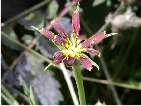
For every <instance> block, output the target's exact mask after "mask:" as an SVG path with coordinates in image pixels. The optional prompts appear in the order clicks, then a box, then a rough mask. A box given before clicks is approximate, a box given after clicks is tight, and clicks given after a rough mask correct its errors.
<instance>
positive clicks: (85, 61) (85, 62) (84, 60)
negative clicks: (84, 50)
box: [80, 57, 92, 71]
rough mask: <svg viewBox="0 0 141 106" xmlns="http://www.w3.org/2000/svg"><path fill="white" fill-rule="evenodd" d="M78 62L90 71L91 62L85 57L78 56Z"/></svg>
mask: <svg viewBox="0 0 141 106" xmlns="http://www.w3.org/2000/svg"><path fill="white" fill-rule="evenodd" d="M80 63H81V64H82V65H83V66H84V68H86V69H87V70H89V71H91V69H92V63H91V62H90V61H89V59H87V58H86V57H80Z"/></svg>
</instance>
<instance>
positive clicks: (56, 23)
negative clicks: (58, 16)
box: [53, 20, 67, 38]
mask: <svg viewBox="0 0 141 106" xmlns="http://www.w3.org/2000/svg"><path fill="white" fill-rule="evenodd" d="M53 27H54V29H55V30H56V31H57V32H58V33H59V34H60V35H61V36H62V37H64V38H66V37H67V33H66V32H65V30H64V29H63V27H62V26H61V25H60V23H59V21H58V20H56V21H54V22H53Z"/></svg>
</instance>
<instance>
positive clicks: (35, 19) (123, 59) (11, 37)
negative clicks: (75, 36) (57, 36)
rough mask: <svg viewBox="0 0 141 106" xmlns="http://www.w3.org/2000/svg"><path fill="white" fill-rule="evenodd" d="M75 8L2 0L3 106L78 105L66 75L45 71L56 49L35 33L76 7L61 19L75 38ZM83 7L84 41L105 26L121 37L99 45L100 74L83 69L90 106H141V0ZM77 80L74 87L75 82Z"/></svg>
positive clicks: (92, 1)
mask: <svg viewBox="0 0 141 106" xmlns="http://www.w3.org/2000/svg"><path fill="white" fill-rule="evenodd" d="M70 4H71V1H70V0H18V1H17V0H12V1H11V0H2V26H1V28H2V29H1V82H2V83H1V88H2V90H1V93H2V94H1V97H2V100H1V104H44V105H47V104H52V105H53V104H56V105H57V104H63V105H67V104H68V105H69V104H73V102H72V99H71V96H70V93H69V90H68V87H67V84H66V81H65V79H64V77H63V75H62V72H61V71H60V70H59V69H58V68H56V67H55V66H51V67H50V68H49V69H48V71H46V72H45V71H43V70H44V68H45V67H46V66H47V65H48V64H49V63H48V62H47V61H46V60H47V59H52V56H53V53H54V52H55V51H56V50H57V48H56V47H55V46H54V45H53V44H52V43H51V42H50V41H48V40H47V39H46V38H44V37H43V36H41V35H40V34H39V33H38V32H36V31H33V30H32V29H31V26H35V27H38V28H41V27H43V26H46V25H49V22H50V21H51V20H53V19H54V18H55V17H57V16H58V15H59V13H60V12H61V11H63V9H64V7H66V8H68V7H71V8H70V10H69V11H68V12H67V14H66V15H65V16H63V17H62V18H61V20H60V21H61V25H62V26H63V27H64V28H65V30H66V31H67V32H68V33H70V31H71V14H72V12H73V10H74V7H73V6H70ZM80 7H81V13H80V14H81V15H80V17H81V30H80V34H81V36H85V37H90V36H92V35H93V34H94V33H96V32H97V31H98V30H99V29H100V28H101V27H102V26H103V25H104V30H106V31H107V32H108V33H110V32H116V33H118V35H117V36H113V37H110V38H108V39H106V40H104V41H103V42H102V43H100V44H99V45H98V47H99V48H100V49H101V51H102V54H103V55H102V60H101V59H99V58H97V57H94V58H93V57H91V56H90V57H91V58H92V59H93V60H94V61H95V62H97V64H99V66H100V71H97V69H96V68H93V69H92V71H91V72H89V71H87V70H84V69H82V72H83V76H84V87H85V92H86V101H87V104H89V105H93V104H98V103H101V104H117V101H118V100H119V101H120V102H121V103H122V104H126V105H130V104H141V101H140V98H141V1H140V0H81V1H80ZM117 9H118V11H117ZM115 11H116V13H115ZM113 14H114V15H113ZM51 30H52V31H54V30H53V29H51ZM34 39H38V40H37V41H36V42H35V44H34ZM29 46H32V48H29ZM45 58H46V59H45ZM103 60H104V62H103ZM67 68H68V69H69V67H67ZM109 76H110V77H109ZM107 77H108V78H107ZM72 81H73V83H74V85H75V81H74V78H73V77H72ZM111 81H112V83H111ZM31 85H32V88H31V87H30V86H31ZM75 88H76V86H75ZM113 89H114V90H113ZM29 92H30V93H29ZM31 92H32V93H31ZM31 94H32V95H31ZM115 95H117V98H116V97H115ZM117 99H118V100H117Z"/></svg>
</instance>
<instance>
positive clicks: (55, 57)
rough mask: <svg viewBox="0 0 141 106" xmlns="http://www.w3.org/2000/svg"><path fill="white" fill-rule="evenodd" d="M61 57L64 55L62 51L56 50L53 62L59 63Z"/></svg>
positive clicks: (61, 59)
mask: <svg viewBox="0 0 141 106" xmlns="http://www.w3.org/2000/svg"><path fill="white" fill-rule="evenodd" d="M63 59H64V55H63V53H62V52H60V51H56V52H55V53H54V63H55V64H59V63H61V62H62V61H63Z"/></svg>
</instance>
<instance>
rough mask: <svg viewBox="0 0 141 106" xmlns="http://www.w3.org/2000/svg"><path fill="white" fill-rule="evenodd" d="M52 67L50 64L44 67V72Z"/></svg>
mask: <svg viewBox="0 0 141 106" xmlns="http://www.w3.org/2000/svg"><path fill="white" fill-rule="evenodd" d="M52 65H53V64H52V63H50V64H49V65H47V66H46V67H45V69H44V71H47V70H48V69H49V68H50V67H51V66H52Z"/></svg>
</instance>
